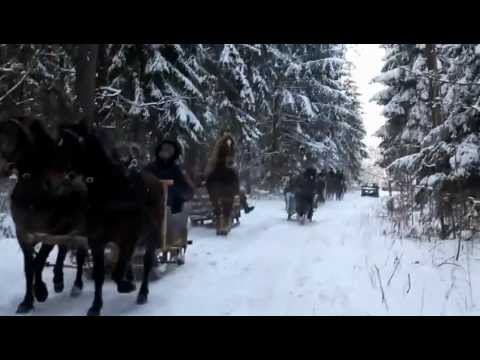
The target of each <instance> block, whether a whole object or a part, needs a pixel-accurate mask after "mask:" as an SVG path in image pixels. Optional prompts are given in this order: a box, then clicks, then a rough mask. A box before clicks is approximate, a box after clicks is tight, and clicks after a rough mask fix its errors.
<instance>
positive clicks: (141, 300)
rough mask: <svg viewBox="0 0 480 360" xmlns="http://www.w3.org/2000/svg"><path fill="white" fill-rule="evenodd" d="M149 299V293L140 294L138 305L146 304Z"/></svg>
mask: <svg viewBox="0 0 480 360" xmlns="http://www.w3.org/2000/svg"><path fill="white" fill-rule="evenodd" d="M147 300H148V295H147V294H138V297H137V304H138V305H144V304H146V303H147Z"/></svg>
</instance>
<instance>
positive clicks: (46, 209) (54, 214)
mask: <svg viewBox="0 0 480 360" xmlns="http://www.w3.org/2000/svg"><path fill="white" fill-rule="evenodd" d="M63 150H64V149H63V143H55V141H54V140H53V139H52V138H51V137H49V135H48V134H47V133H46V132H45V131H44V129H43V127H42V125H41V124H40V122H39V121H36V120H31V119H25V118H21V119H9V120H7V121H2V122H1V123H0V154H1V157H2V158H3V160H4V162H6V163H8V164H9V165H8V167H9V169H8V171H5V172H6V173H8V172H9V171H10V170H13V169H14V170H16V171H17V172H18V176H19V178H18V182H17V183H16V185H15V187H14V189H13V192H12V195H11V214H12V218H13V221H14V223H15V227H16V233H17V239H18V242H19V245H20V248H21V249H22V252H23V256H24V271H25V279H26V293H25V297H24V299H23V301H22V302H21V303H20V305H19V306H18V309H17V312H18V313H26V312H29V311H30V310H32V309H33V304H34V296H35V298H36V299H37V300H38V301H40V302H43V301H45V300H46V299H47V297H48V290H47V287H46V285H45V283H44V282H43V281H42V271H43V268H44V266H45V262H46V260H47V257H48V255H49V254H50V252H51V250H52V249H53V247H54V245H55V244H57V245H59V252H58V256H57V262H56V264H55V268H54V279H53V281H54V285H55V291H56V292H60V291H62V290H63V262H64V260H65V256H66V254H67V251H68V248H69V247H70V246H79V247H80V249H79V251H78V252H77V276H76V279H75V283H74V287H73V289H72V296H76V295H78V294H79V293H80V291H81V289H82V288H83V282H82V268H83V263H84V260H85V256H86V250H85V249H84V248H83V247H82V240H83V241H85V226H84V225H85V218H84V210H85V200H86V189H85V188H84V187H83V186H82V184H81V183H80V182H78V181H76V179H75V178H74V177H72V176H67V175H66V174H67V172H68V171H64V170H68V168H69V164H68V162H67V161H66V159H65V158H64V157H63V155H62V153H63ZM75 240H77V243H75V242H76V241H75ZM39 242H41V243H42V246H41V248H40V251H39V253H38V254H37V255H36V256H35V253H34V246H35V245H36V244H37V243H39Z"/></svg>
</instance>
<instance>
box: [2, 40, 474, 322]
mask: <svg viewBox="0 0 480 360" xmlns="http://www.w3.org/2000/svg"><path fill="white" fill-rule="evenodd" d="M354 47H356V48H355V49H356V50H355V49H354ZM355 51H357V52H356V53H355ZM36 120H39V121H36ZM38 124H41V125H38ZM74 124H76V125H79V124H80V126H78V127H75V126H73V125H74ZM59 125H65V126H59ZM84 125H86V126H84ZM60 132H61V135H59V133H60ZM232 139H233V141H231V140H232ZM177 143H178V144H177ZM159 144H160V145H159ZM232 144H233V145H232ZM123 145H127V146H126V148H128V150H132V149H134V150H135V151H136V150H139V151H138V153H135V154H134V156H133V157H132V158H129V157H128V156H124V157H123V158H122V156H123V155H122V154H119V153H117V151H118V150H119V149H120V148H121V146H123ZM157 145H159V146H158V147H157ZM177 145H178V146H177ZM178 147H180V148H181V151H178ZM44 149H45V152H43V150H44ZM179 153H181V155H180V157H179V158H178V157H177V155H178V154H179ZM220 153H221V155H219V154H220ZM44 154H48V156H44ZM212 154H213V155H212ZM120 155H121V156H120ZM128 155H132V152H130V153H129V154H128ZM42 157H51V159H50V158H49V159H48V161H42V160H44V159H42ZM125 159H126V160H125ZM212 159H213V160H212ZM137 160H138V161H137ZM138 163H140V166H138V165H139V164H138ZM21 167H24V169H23V170H22V171H21V170H20V168H21ZM25 169H26V170H25ZM212 169H213V170H212ZM167 170H168V171H167ZM34 171H35V172H34ZM212 174H213V175H212ZM218 174H220V175H218ZM232 174H233V175H232ZM174 177H175V181H172V178H174ZM32 179H33V180H32ZM175 186H176V188H175V190H174V191H170V190H171V189H172V188H173V187H175ZM15 191H16V193H15ZM14 195H15V196H14ZM174 198H175V199H174ZM65 199H66V200H65ZM72 199H73V200H72ZM169 201H170V202H169ZM177 205H178V206H177ZM184 205H185V206H184ZM174 208H175V211H174V210H173V209H174ZM479 239H480V44H0V254H1V259H0V315H11V314H13V313H15V311H16V313H17V314H34V315H40V316H41V315H80V314H85V310H87V306H88V307H89V308H88V311H87V314H88V315H100V314H106V315H209V316H211V315H215V316H216V315H220V316H228V315H309V316H310V315H479V314H480V308H479V307H478V305H477V304H480V287H477V286H476V284H478V283H480V261H479V260H480V257H479V255H478V254H479V253H480V242H479ZM187 248H188V251H187ZM118 264H120V265H118ZM49 267H51V268H53V271H50V270H48V271H46V270H45V269H47V268H49ZM119 268H120V270H118V269H119ZM172 269H173V270H172ZM43 270H45V271H43ZM64 270H65V271H64ZM42 271H43V272H42ZM42 276H43V280H42ZM44 280H45V281H44ZM64 280H65V283H64ZM104 280H105V281H104ZM477 280H478V281H477ZM140 281H141V285H140V286H138V292H137V291H136V290H137V285H136V283H138V284H140ZM67 283H68V286H71V291H70V292H69V294H65V292H64V288H65V289H66V288H67ZM25 284H26V286H25ZM149 284H150V285H149ZM149 286H150V287H149ZM102 291H103V292H102ZM62 292H63V293H62ZM130 293H135V294H136V295H137V297H136V303H135V300H134V299H133V298H132V296H128V295H125V296H124V295H119V294H130ZM49 296H50V297H51V298H53V299H52V300H53V301H50V300H49V301H46V300H47V298H48V297H49ZM147 299H148V301H147ZM92 300H93V302H92ZM103 300H105V301H103ZM100 310H101V311H100Z"/></svg>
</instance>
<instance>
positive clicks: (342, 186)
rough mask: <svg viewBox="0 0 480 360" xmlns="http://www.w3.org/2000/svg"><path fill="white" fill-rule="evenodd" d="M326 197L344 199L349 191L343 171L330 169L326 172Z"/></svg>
mask: <svg viewBox="0 0 480 360" xmlns="http://www.w3.org/2000/svg"><path fill="white" fill-rule="evenodd" d="M323 178H324V182H325V198H326V199H328V200H332V199H335V200H342V199H343V196H344V195H345V192H346V191H347V183H346V181H345V177H344V175H343V173H342V172H333V171H329V172H327V173H326V174H325V176H324V177H323Z"/></svg>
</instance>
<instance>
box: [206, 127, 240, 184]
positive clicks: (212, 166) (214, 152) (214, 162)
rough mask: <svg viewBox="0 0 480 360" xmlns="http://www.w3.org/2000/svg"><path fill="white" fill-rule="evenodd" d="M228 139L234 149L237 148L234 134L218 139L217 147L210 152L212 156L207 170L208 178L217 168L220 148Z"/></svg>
mask: <svg viewBox="0 0 480 360" xmlns="http://www.w3.org/2000/svg"><path fill="white" fill-rule="evenodd" d="M228 139H230V140H231V141H232V148H235V140H234V139H233V136H232V134H230V133H226V134H224V135H223V136H222V137H220V139H218V140H217V142H216V143H215V145H214V146H213V148H212V151H211V152H210V156H209V157H208V160H207V168H206V170H205V176H206V177H208V176H209V175H210V174H211V173H212V172H213V171H214V170H215V168H216V167H217V164H218V155H219V151H220V147H221V145H223V143H224V142H225V141H227V140H228Z"/></svg>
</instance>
